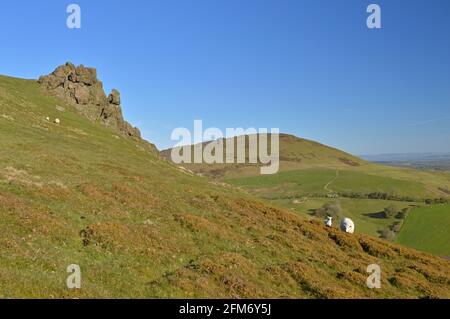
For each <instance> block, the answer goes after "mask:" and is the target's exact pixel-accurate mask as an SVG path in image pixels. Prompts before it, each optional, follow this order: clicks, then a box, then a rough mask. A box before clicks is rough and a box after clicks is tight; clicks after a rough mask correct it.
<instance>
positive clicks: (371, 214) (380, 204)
mask: <svg viewBox="0 0 450 319" xmlns="http://www.w3.org/2000/svg"><path fill="white" fill-rule="evenodd" d="M272 202H273V203H274V204H276V205H280V206H283V207H286V208H289V209H291V210H293V211H295V212H297V213H300V214H303V215H306V216H311V211H312V210H313V209H317V208H319V207H321V206H322V205H324V204H326V203H337V204H339V205H340V207H341V208H342V212H341V213H340V216H341V217H348V218H351V219H352V220H353V221H354V222H355V225H356V227H355V231H356V232H357V233H363V234H368V235H371V236H375V237H378V236H380V232H381V231H382V230H384V229H387V228H389V226H391V225H392V224H393V223H394V222H396V221H398V220H397V219H396V218H395V216H394V217H391V218H387V219H385V218H379V217H378V214H379V213H380V212H382V211H383V209H384V208H386V207H388V206H390V205H394V206H396V207H397V208H398V209H399V210H401V209H403V208H405V207H410V205H413V204H414V203H407V202H398V201H389V200H375V199H350V198H339V199H327V198H308V199H307V200H306V201H305V202H304V203H301V204H295V203H294V201H293V200H290V199H277V200H272ZM334 224H335V226H336V227H337V226H338V224H339V221H334Z"/></svg>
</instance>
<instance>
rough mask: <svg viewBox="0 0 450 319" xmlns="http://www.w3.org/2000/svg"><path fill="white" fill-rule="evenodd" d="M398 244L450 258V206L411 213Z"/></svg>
mask: <svg viewBox="0 0 450 319" xmlns="http://www.w3.org/2000/svg"><path fill="white" fill-rule="evenodd" d="M397 242H398V243H400V244H402V245H405V246H409V247H413V248H416V249H419V250H423V251H427V252H431V253H433V254H436V255H440V256H446V257H449V256H450V205H435V206H428V207H422V208H417V209H414V210H412V211H411V213H410V214H409V216H408V218H407V219H406V221H405V223H404V224H403V228H402V230H401V232H400V234H399V235H398V237H397Z"/></svg>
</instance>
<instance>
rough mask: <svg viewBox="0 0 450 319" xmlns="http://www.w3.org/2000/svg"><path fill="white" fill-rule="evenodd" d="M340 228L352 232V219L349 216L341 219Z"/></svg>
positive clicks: (353, 227)
mask: <svg viewBox="0 0 450 319" xmlns="http://www.w3.org/2000/svg"><path fill="white" fill-rule="evenodd" d="M341 230H342V231H345V232H346V233H349V234H353V233H354V231H355V224H354V223H353V220H351V219H350V218H344V219H343V220H342V221H341Z"/></svg>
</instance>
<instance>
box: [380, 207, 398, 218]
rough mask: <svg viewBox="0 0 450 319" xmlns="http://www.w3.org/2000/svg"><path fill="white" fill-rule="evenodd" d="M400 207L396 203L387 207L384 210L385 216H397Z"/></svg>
mask: <svg viewBox="0 0 450 319" xmlns="http://www.w3.org/2000/svg"><path fill="white" fill-rule="evenodd" d="M397 212H398V209H397V207H395V206H394V205H391V206H389V207H386V208H385V209H384V211H383V217H384V218H391V217H392V216H395V214H397Z"/></svg>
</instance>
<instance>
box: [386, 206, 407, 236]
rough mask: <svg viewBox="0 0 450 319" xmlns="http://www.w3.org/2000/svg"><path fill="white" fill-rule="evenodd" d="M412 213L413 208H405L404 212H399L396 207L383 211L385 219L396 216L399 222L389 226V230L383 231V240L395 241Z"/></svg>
mask: <svg viewBox="0 0 450 319" xmlns="http://www.w3.org/2000/svg"><path fill="white" fill-rule="evenodd" d="M410 211H411V207H405V208H403V209H402V210H399V209H398V208H397V207H396V206H395V205H390V206H389V207H386V208H385V209H384V211H383V217H384V218H390V217H393V216H395V218H397V219H399V220H397V221H395V222H394V223H393V224H392V225H391V226H389V228H386V229H383V230H382V231H381V238H384V239H387V240H390V241H393V240H394V239H395V237H397V235H398V233H399V232H400V230H401V229H402V226H403V222H404V220H405V218H406V217H407V216H408V214H409V212H410Z"/></svg>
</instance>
